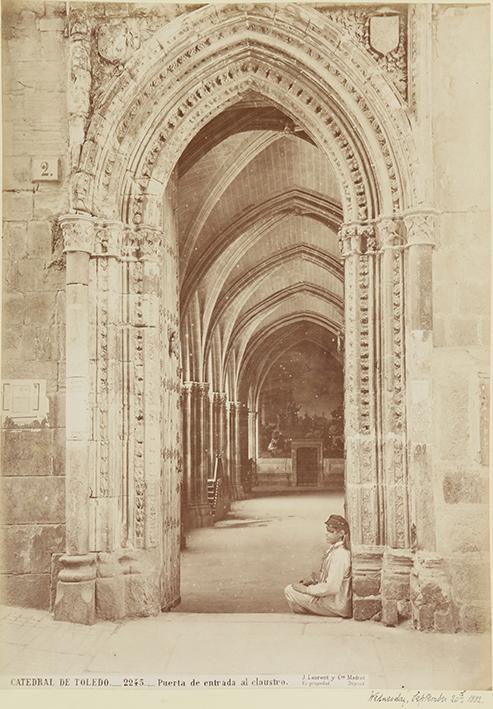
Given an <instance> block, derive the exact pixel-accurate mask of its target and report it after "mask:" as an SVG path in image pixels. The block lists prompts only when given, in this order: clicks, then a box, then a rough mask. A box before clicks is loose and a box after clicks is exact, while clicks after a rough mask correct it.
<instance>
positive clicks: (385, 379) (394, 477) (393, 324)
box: [377, 217, 412, 626]
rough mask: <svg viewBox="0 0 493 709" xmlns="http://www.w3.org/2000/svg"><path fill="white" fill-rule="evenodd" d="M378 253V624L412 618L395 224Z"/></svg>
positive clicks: (398, 229) (399, 254) (381, 238)
mask: <svg viewBox="0 0 493 709" xmlns="http://www.w3.org/2000/svg"><path fill="white" fill-rule="evenodd" d="M377 234H378V243H379V248H380V317H379V321H380V328H381V331H380V348H381V371H380V377H381V379H380V382H381V394H380V398H381V421H380V425H381V441H382V453H383V455H382V479H381V499H382V500H383V501H384V509H383V511H384V516H383V534H384V540H385V547H386V548H385V552H384V554H383V568H382V579H381V597H382V622H384V623H385V624H386V625H391V626H393V625H397V624H398V623H399V622H400V620H402V619H405V618H409V617H410V572H411V568H412V553H411V550H410V509H409V479H408V466H407V456H406V448H407V446H406V443H407V435H406V371H405V370H406V362H405V346H406V343H405V335H406V332H405V313H404V303H405V292H404V289H405V279H404V229H403V225H402V222H401V220H400V219H399V218H397V217H394V218H392V219H390V218H383V219H381V220H379V222H378V224H377Z"/></svg>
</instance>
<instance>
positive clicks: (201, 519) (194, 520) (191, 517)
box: [184, 502, 214, 529]
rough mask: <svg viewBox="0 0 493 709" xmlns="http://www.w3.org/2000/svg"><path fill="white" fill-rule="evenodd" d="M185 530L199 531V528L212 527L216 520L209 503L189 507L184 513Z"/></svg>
mask: <svg viewBox="0 0 493 709" xmlns="http://www.w3.org/2000/svg"><path fill="white" fill-rule="evenodd" d="M184 518H185V529H197V528H199V527H212V525H213V524H214V520H213V517H212V510H211V507H210V505H209V503H208V502H202V503H199V504H197V505H189V506H188V507H186V508H185V511H184Z"/></svg>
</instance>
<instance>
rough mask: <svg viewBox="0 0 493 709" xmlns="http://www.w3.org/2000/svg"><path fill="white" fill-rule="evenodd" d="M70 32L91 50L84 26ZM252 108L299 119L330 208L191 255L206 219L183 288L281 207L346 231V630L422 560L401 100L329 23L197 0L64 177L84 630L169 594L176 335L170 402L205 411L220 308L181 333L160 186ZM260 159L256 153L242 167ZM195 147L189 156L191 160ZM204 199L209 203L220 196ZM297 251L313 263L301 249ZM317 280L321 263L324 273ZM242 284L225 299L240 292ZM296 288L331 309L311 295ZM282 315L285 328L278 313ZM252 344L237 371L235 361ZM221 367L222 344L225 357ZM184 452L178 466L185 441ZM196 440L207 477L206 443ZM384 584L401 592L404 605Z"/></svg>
mask: <svg viewBox="0 0 493 709" xmlns="http://www.w3.org/2000/svg"><path fill="white" fill-rule="evenodd" d="M72 38H73V39H72V41H73V45H74V47H76V48H77V50H78V51H79V53H80V52H82V53H83V51H84V33H83V31H82V30H81V28H80V27H76V29H75V30H73V34H72ZM300 67H302V69H303V71H300ZM257 97H261V100H262V102H263V103H264V104H267V105H269V106H273V107H275V108H276V109H277V110H278V111H279V112H281V113H282V114H283V115H285V116H286V117H287V119H289V121H291V122H292V124H291V125H296V126H301V132H302V133H303V138H302V139H303V140H307V141H309V142H311V143H313V144H314V145H316V146H317V148H318V149H319V150H320V151H322V153H323V154H324V155H325V156H326V158H327V160H328V161H329V162H330V164H331V166H332V168H333V170H334V172H335V174H336V176H337V182H338V185H339V192H340V197H341V205H340V207H339V206H338V205H337V204H333V203H332V202H330V201H329V202H327V201H326V200H325V201H324V200H323V199H322V200H321V199H320V198H319V196H317V195H315V194H313V193H311V194H310V193H307V192H306V191H303V190H299V189H296V190H295V191H294V192H293V193H292V194H291V195H290V196H289V206H288V205H287V204H286V201H285V200H284V201H283V199H279V200H277V202H276V201H275V200H274V201H272V200H271V202H270V203H268V204H266V205H264V209H260V210H254V213H252V214H245V215H244V217H243V222H242V224H241V225H235V229H233V230H231V231H227V230H226V231H225V232H224V233H222V234H221V239H220V240H219V241H217V242H216V243H215V245H213V246H212V247H211V249H210V250H209V251H206V252H204V253H203V254H202V256H201V257H200V258H199V259H196V260H195V261H194V258H193V252H194V243H195V239H196V235H197V233H198V232H199V230H200V227H201V224H203V223H204V220H205V219H206V218H207V206H205V207H204V210H205V211H204V212H203V213H201V214H199V215H198V216H197V219H196V222H195V224H194V225H193V226H192V228H191V230H190V232H189V241H188V243H187V244H186V245H185V250H184V253H185V262H186V263H187V276H186V278H188V279H189V280H190V281H191V282H193V281H195V280H196V279H197V278H200V277H201V276H200V274H202V273H203V272H204V270H205V269H207V267H208V264H209V263H211V262H214V264H215V269H216V270H215V282H216V283H218V284H219V283H221V282H225V281H226V280H227V279H228V277H229V274H230V271H231V262H232V261H233V260H234V253H235V234H236V233H237V228H239V227H241V230H242V234H247V237H246V238H248V239H250V240H251V243H252V244H253V243H255V239H259V238H260V237H261V235H262V229H263V228H265V227H266V226H271V225H272V223H273V222H274V221H275V220H276V219H279V218H284V217H285V216H286V211H290V210H293V209H294V210H295V212H296V210H299V211H301V212H302V213H303V215H304V216H305V217H307V216H308V218H310V219H317V220H319V222H320V220H321V221H322V223H323V224H324V225H325V227H326V229H327V230H330V228H332V229H334V227H337V228H339V240H340V245H341V253H342V257H343V259H344V284H345V290H344V313H345V390H346V391H345V435H346V448H347V471H346V495H347V510H348V516H349V521H350V524H351V528H352V539H353V560H354V575H355V586H354V590H355V615H356V617H359V618H361V619H364V618H366V617H371V616H372V615H374V614H375V612H376V609H377V608H380V607H381V606H382V603H383V607H384V614H386V617H387V619H389V620H390V621H392V618H394V616H396V614H397V612H398V611H397V608H398V605H397V604H398V602H399V601H402V602H408V600H409V570H410V563H411V547H412V545H413V544H414V543H415V540H414V539H413V538H412V537H413V529H414V528H417V530H418V531H417V534H418V539H417V542H418V544H421V545H422V546H424V547H426V548H432V547H433V540H432V539H430V537H429V533H428V531H427V530H428V529H429V527H423V531H421V527H420V526H419V525H418V524H417V520H418V518H420V519H421V518H423V517H425V516H426V513H427V511H429V509H430V504H431V502H430V500H429V495H428V494H429V490H430V484H429V480H428V470H429V453H427V451H426V435H427V433H426V427H425V426H424V425H423V421H426V415H427V414H426V415H425V416H424V418H423V416H421V417H419V413H418V415H417V413H416V411H414V410H413V411H412V412H411V411H410V398H409V391H410V388H409V387H410V386H412V385H413V382H416V385H417V386H416V387H414V389H415V391H418V390H420V391H422V390H423V387H425V388H426V385H427V384H426V382H427V377H428V376H429V375H428V374H427V362H428V359H429V351H428V350H429V346H430V343H429V341H428V338H427V333H429V330H430V328H431V325H430V321H429V320H430V319H429V313H428V312H427V309H426V304H423V302H422V301H421V300H420V295H419V292H418V290H417V289H416V287H415V279H416V277H417V274H418V273H419V274H420V275H422V274H423V273H424V274H425V275H426V274H427V273H428V272H429V269H430V267H431V266H430V264H431V247H432V234H431V228H432V224H431V217H430V215H429V214H417V213H416V210H417V209H419V206H420V205H421V204H422V201H423V196H422V195H421V194H420V189H421V188H420V184H421V183H420V180H419V179H418V178H419V174H418V169H419V168H418V161H417V158H416V155H415V149H414V146H413V141H412V138H411V131H410V129H409V119H408V114H407V113H406V106H405V105H404V101H403V99H402V97H401V96H400V95H399V92H398V91H397V90H396V89H395V87H393V85H392V84H391V82H389V81H388V79H387V78H386V76H385V74H384V72H383V71H382V70H381V69H379V67H378V65H377V64H376V63H375V62H374V61H373V59H372V58H371V56H370V55H369V54H368V53H366V52H365V50H364V49H363V48H362V47H361V46H359V45H358V44H357V43H356V42H355V41H354V40H353V39H351V38H350V37H349V36H348V35H347V34H346V33H345V32H344V31H343V29H342V28H341V25H339V24H338V23H336V22H333V21H332V20H331V19H329V18H328V17H326V16H322V15H320V14H319V13H317V11H316V10H314V9H312V8H309V7H305V6H299V5H286V6H282V7H278V6H275V7H268V6H263V7H261V6H252V7H250V6H249V7H248V8H245V7H241V6H232V5H229V6H224V7H221V8H211V7H204V8H201V9H199V10H197V11H195V12H193V13H191V15H190V16H182V17H179V18H178V19H177V20H175V21H174V22H171V23H170V24H169V25H167V26H166V27H165V28H164V29H163V30H159V31H157V32H156V33H155V34H154V35H153V36H152V37H151V38H150V39H148V40H147V41H146V42H145V43H144V44H143V45H142V47H141V48H140V49H139V50H138V51H137V52H135V54H134V55H133V56H132V57H131V58H130V59H129V61H128V62H127V63H126V65H125V66H124V67H123V68H122V70H121V71H120V72H119V73H117V74H116V75H115V77H114V79H112V81H111V82H110V83H109V85H108V86H107V87H106V89H105V90H104V92H102V93H101V94H100V95H99V96H98V97H97V99H96V100H95V102H94V105H93V116H92V119H91V122H90V125H89V128H88V130H87V133H86V135H85V140H84V143H83V146H82V153H81V157H80V161H79V162H78V168H77V171H76V172H75V174H74V177H73V192H72V212H71V214H69V215H66V216H65V217H63V218H62V219H61V220H60V225H61V228H62V230H63V234H64V239H65V252H66V255H67V414H68V419H67V443H66V453H67V455H66V460H67V483H66V489H67V550H66V551H67V554H66V556H65V557H64V559H63V561H62V570H61V572H60V576H59V583H58V597H57V604H56V616H57V617H59V618H65V617H69V618H71V619H74V620H80V621H83V622H84V621H89V622H90V621H91V620H92V619H93V617H94V612H95V609H96V612H97V615H98V616H99V617H110V616H111V617H123V616H125V615H133V614H148V613H153V612H157V611H158V610H159V609H168V608H170V607H171V606H173V605H174V604H175V603H176V602H177V601H178V598H179V547H180V489H181V488H180V485H181V482H180V481H181V472H180V466H181V462H180V461H181V457H182V442H181V439H180V430H179V429H180V426H179V406H180V397H181V394H182V386H181V372H180V368H181V366H182V363H181V361H180V350H179V344H178V342H179V340H180V331H181V339H182V340H184V339H185V338H189V339H190V341H193V343H194V344H193V347H192V348H190V349H191V352H192V357H191V358H188V357H187V358H185V360H184V362H183V368H184V370H185V371H184V379H185V382H186V383H187V386H186V393H185V398H184V406H186V407H189V409H190V411H191V410H192V409H193V411H194V412H195V414H194V415H195V416H197V417H199V418H200V417H202V418H203V417H204V416H205V414H204V407H205V406H206V401H205V399H206V393H207V387H206V386H205V382H206V370H207V367H208V361H209V354H210V351H211V347H212V346H213V342H214V336H213V334H212V336H209V335H208V333H213V332H214V327H215V323H216V322H217V321H218V320H219V319H220V318H221V316H222V314H223V313H224V308H225V303H221V301H220V299H217V298H213V299H212V302H213V303H214V305H213V307H211V309H210V312H208V313H207V318H206V320H207V327H206V329H205V332H204V333H200V332H197V329H195V330H193V329H192V328H191V327H190V328H188V329H187V327H188V326H187V321H186V312H185V313H181V317H180V308H179V300H180V293H179V266H178V256H179V254H178V243H177V236H176V230H175V225H174V222H173V212H174V206H175V205H174V200H175V196H174V185H175V181H176V173H175V172H174V171H175V168H176V165H177V162H178V160H179V158H180V156H182V155H186V154H187V153H186V151H187V146H191V145H192V139H193V137H194V136H196V135H197V134H198V133H199V132H200V131H201V130H203V129H205V128H206V127H207V126H208V125H210V123H211V122H212V121H214V120H218V119H219V117H220V116H221V114H222V113H223V112H224V111H225V110H227V109H229V108H231V107H233V106H234V105H236V104H238V102H239V101H249V100H250V101H252V100H253V101H255V100H257ZM261 149H262V145H251V146H250V147H249V151H250V152H249V155H252V154H255V151H259V150H261ZM188 150H189V153H188V157H189V158H190V159H192V158H191V157H190V155H191V154H193V147H189V148H188ZM235 169H238V166H234V167H233V168H232V172H234V170H235ZM215 189H216V190H217V192H218V193H220V192H221V190H222V189H224V185H221V184H218V185H217V186H216V188H215ZM413 210H414V211H413ZM341 216H342V218H343V220H344V223H343V224H342V225H341V223H340V222H341ZM249 243H250V242H249ZM218 251H221V259H220V260H218V259H217V258H216V253H217V252H218ZM305 252H306V253H307V254H309V257H310V259H312V260H314V261H315V262H317V259H318V261H320V255H317V254H316V253H314V252H313V248H312V247H311V246H310V245H307V246H306V247H305ZM297 256H299V253H293V258H296V257H297ZM322 260H323V259H322ZM331 267H332V269H334V265H333V264H332V266H331V264H330V263H328V262H327V263H324V264H323V268H322V269H321V271H323V272H325V273H329V272H330V268H331ZM324 269H325V270H324ZM336 270H337V269H336ZM249 277H250V278H252V277H256V278H261V277H262V274H259V273H256V274H250V276H249ZM333 277H334V278H335V279H336V276H333ZM240 286H241V284H239V283H234V282H232V283H231V284H230V288H232V289H233V291H234V292H236V293H238V292H240ZM296 288H297V286H296V283H292V284H290V290H289V292H287V291H279V292H276V291H275V290H273V291H272V292H270V293H267V295H266V298H265V302H262V304H261V306H256V308H254V307H252V308H250V309H249V308H247V309H246V311H245V313H244V316H242V319H241V321H239V322H238V323H237V324H236V326H235V327H236V329H234V328H233V329H232V331H231V332H229V334H228V336H229V339H230V341H233V340H235V339H237V338H238V337H240V333H241V332H246V331H248V328H249V327H251V323H252V322H254V321H255V319H258V318H259V317H264V314H265V313H267V312H271V311H272V309H273V308H276V307H278V305H279V303H282V304H285V303H286V302H287V300H288V299H292V300H293V301H294V302H295V301H296V295H297V290H296ZM185 290H186V289H185ZM306 290H307V289H306V287H305V291H306ZM308 290H310V297H312V298H314V299H316V298H323V299H324V300H325V301H326V302H327V303H329V301H330V297H329V295H328V293H327V289H324V287H323V284H322V283H318V282H317V283H312V284H311V285H310V288H309V289H308ZM218 292H219V291H218ZM405 295H406V298H405ZM341 297H342V293H341ZM183 302H184V305H185V311H187V310H190V309H191V311H193V308H194V307H199V304H198V303H196V302H195V303H194V301H193V298H188V294H187V293H185V299H184V301H183ZM247 305H248V304H247ZM228 307H230V306H229V304H228ZM296 307H297V306H296ZM296 307H295V308H294V311H293V312H296ZM327 308H328V311H327V317H328V319H329V320H332V321H334V322H337V319H338V318H339V319H340V316H341V308H340V303H337V302H332V303H329V305H328V306H327ZM405 308H406V309H407V310H406V312H407V314H408V321H409V322H410V323H411V327H410V330H409V331H408V332H405V329H404V309H405ZM331 309H332V310H331ZM315 310H316V308H315ZM332 311H333V312H332ZM277 314H278V315H279V317H281V318H282V317H284V316H287V317H288V316H290V315H292V314H293V313H292V312H283V310H282V307H281V308H280V310H279V312H278V313H277ZM246 344H247V343H246V341H245V342H244V344H243V349H242V350H241V351H240V352H239V360H238V361H239V362H240V363H241V362H242V361H243V357H248V351H247V346H246ZM183 346H184V347H185V343H183ZM231 352H232V350H231V347H229V348H228V345H227V344H226V346H225V347H224V348H223V350H222V355H221V356H222V362H223V364H227V361H228V358H230V356H231ZM237 356H238V352H236V354H235V357H237ZM226 369H227V368H226ZM235 371H236V373H237V372H238V371H239V368H237V370H235ZM237 384H238V380H237V377H236V375H233V374H232V375H231V376H230V378H229V382H228V385H227V386H228V387H229V389H232V390H233V391H231V392H230V396H231V398H233V399H234V397H235V396H236V385H237ZM225 386H226V385H225ZM419 387H421V389H419ZM221 391H222V390H221V389H217V392H218V393H221ZM416 402H417V403H418V409H419V400H413V406H414V405H415V404H416ZM74 412H76V414H75V413H74ZM420 413H423V412H422V411H421V412H420ZM425 413H426V412H425ZM411 441H412V443H413V446H414V447H413V449H412V450H413V451H414V452H413V454H409V451H410V450H411V449H410V448H409V446H410V442H411ZM183 445H184V446H185V447H184V450H183V453H184V458H185V465H186V464H187V462H186V459H187V456H190V455H191V448H190V439H188V443H187V432H186V431H184V443H183ZM194 445H195V447H196V448H197V449H198V450H199V458H200V460H196V461H195V463H194V464H196V465H198V467H199V468H200V467H201V466H204V465H205V461H204V455H205V454H204V451H203V445H202V441H201V440H200V439H199V440H198V441H195V444H194ZM190 480H191V479H190ZM411 481H412V482H411ZM190 484H192V485H196V484H197V483H196V482H193V481H191V482H190ZM89 490H90V493H91V494H90V495H88V491H89ZM88 497H89V505H87V499H88ZM202 502H203V500H202ZM413 525H414V527H413ZM420 534H422V538H420ZM382 568H383V570H384V576H385V574H387V576H389V577H390V578H391V581H392V583H391V586H390V587H391V591H390V593H389V594H387V596H386V595H385V593H386V592H385V589H384V588H383V587H382V588H380V580H379V579H380V574H381V571H382ZM396 575H397V577H398V581H399V583H401V587H402V588H401V589H400V591H399V593H397V596H396V593H395V583H394V581H393V579H394V577H395V576H396ZM402 579H403V580H402ZM392 584H394V585H392ZM406 589H407V590H406Z"/></svg>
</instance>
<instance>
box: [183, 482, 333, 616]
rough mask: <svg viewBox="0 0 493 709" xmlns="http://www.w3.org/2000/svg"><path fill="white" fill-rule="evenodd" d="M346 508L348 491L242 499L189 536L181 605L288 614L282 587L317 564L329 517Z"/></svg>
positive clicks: (207, 609)
mask: <svg viewBox="0 0 493 709" xmlns="http://www.w3.org/2000/svg"><path fill="white" fill-rule="evenodd" d="M343 511H344V496H343V495H342V494H336V493H330V492H325V491H321V492H302V493H300V494H297V495H296V494H272V495H269V496H265V497H261V498H253V499H250V500H242V501H241V502H236V503H235V505H234V506H233V509H232V511H231V513H230V514H229V515H228V518H227V519H226V520H224V521H222V522H218V523H217V524H216V525H215V527H214V528H205V529H196V530H192V531H191V532H189V534H188V535H187V548H186V550H185V551H184V552H183V554H182V560H181V597H182V603H181V605H180V606H179V607H178V609H177V610H178V612H182V613H183V612H198V613H273V612H275V613H285V612H286V611H287V605H286V601H285V600H284V595H283V588H284V587H285V586H286V585H287V584H288V583H291V582H293V581H298V580H299V579H300V578H302V577H303V576H310V573H311V571H315V570H316V571H318V569H319V568H320V559H321V556H322V553H323V551H324V548H325V527H324V522H325V520H326V519H327V517H328V516H329V514H343Z"/></svg>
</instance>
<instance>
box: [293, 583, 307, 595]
mask: <svg viewBox="0 0 493 709" xmlns="http://www.w3.org/2000/svg"><path fill="white" fill-rule="evenodd" d="M307 585H308V584H304V583H293V588H294V590H295V591H299V593H307V594H308V591H307V590H306V587H307ZM308 595H309V594H308Z"/></svg>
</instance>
